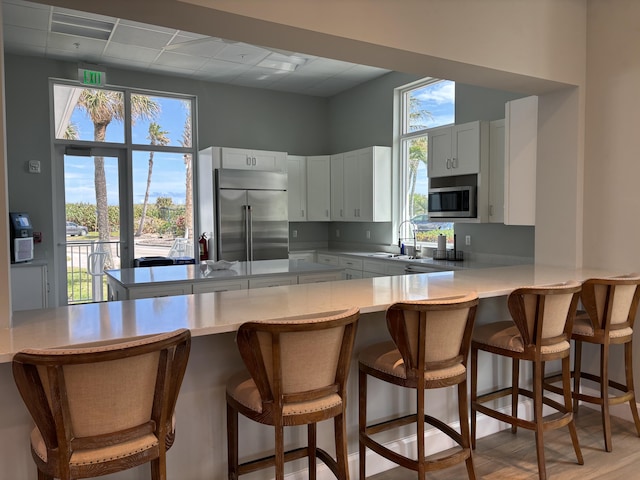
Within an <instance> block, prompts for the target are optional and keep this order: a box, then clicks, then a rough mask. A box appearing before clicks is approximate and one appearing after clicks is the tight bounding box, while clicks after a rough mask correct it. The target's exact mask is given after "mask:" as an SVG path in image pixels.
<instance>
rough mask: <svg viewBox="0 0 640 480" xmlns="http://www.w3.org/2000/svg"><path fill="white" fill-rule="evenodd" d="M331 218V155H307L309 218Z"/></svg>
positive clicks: (318, 220)
mask: <svg viewBox="0 0 640 480" xmlns="http://www.w3.org/2000/svg"><path fill="white" fill-rule="evenodd" d="M330 219H331V157H330V156H329V155H317V156H311V157H307V220H309V221H313V222H328V221H329V220H330Z"/></svg>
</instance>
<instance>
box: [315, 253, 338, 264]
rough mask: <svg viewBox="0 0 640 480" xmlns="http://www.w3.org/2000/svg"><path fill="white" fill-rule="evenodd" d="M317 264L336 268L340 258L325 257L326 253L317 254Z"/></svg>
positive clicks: (333, 256)
mask: <svg viewBox="0 0 640 480" xmlns="http://www.w3.org/2000/svg"><path fill="white" fill-rule="evenodd" d="M317 257H318V263H321V264H324V265H331V266H334V267H337V266H339V265H340V257H336V256H335V255H327V254H326V253H318V254H317Z"/></svg>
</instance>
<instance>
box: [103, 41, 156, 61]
mask: <svg viewBox="0 0 640 480" xmlns="http://www.w3.org/2000/svg"><path fill="white" fill-rule="evenodd" d="M104 54H105V55H106V56H109V57H111V58H114V59H115V58H121V59H124V60H132V61H134V62H140V63H147V64H149V63H151V62H153V61H154V60H155V59H156V57H157V56H158V55H159V54H160V50H154V49H152V48H144V47H138V46H136V45H124V44H122V43H117V42H110V43H109V45H108V46H107V49H106V50H105V52H104Z"/></svg>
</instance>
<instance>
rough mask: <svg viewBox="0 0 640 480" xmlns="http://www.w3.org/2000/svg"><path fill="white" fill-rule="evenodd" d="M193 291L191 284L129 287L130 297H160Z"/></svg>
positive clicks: (131, 298) (186, 293) (187, 293)
mask: <svg viewBox="0 0 640 480" xmlns="http://www.w3.org/2000/svg"><path fill="white" fill-rule="evenodd" d="M191 292H192V290H191V284H190V283H188V284H186V283H185V284H173V285H162V286H160V285H158V286H151V287H133V288H129V299H130V300H133V299H136V298H159V297H171V296H174V295H189V294H190V293H191Z"/></svg>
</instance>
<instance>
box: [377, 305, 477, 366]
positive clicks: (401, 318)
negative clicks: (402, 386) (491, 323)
mask: <svg viewBox="0 0 640 480" xmlns="http://www.w3.org/2000/svg"><path fill="white" fill-rule="evenodd" d="M477 306H478V296H477V294H475V293H473V294H468V295H460V296H455V297H447V298H439V299H434V300H420V301H406V302H398V303H395V304H393V305H391V306H390V307H389V308H388V309H387V327H388V329H389V333H390V334H391V338H392V339H393V341H394V342H395V344H396V346H397V347H398V350H399V351H400V354H401V355H402V358H403V361H404V364H405V370H406V375H407V378H421V377H424V371H425V370H427V371H428V370H435V369H440V368H446V367H449V366H453V365H456V364H463V365H465V366H466V362H467V353H468V351H469V346H470V342H471V333H472V331H473V324H474V321H475V314H476V309H477Z"/></svg>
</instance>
